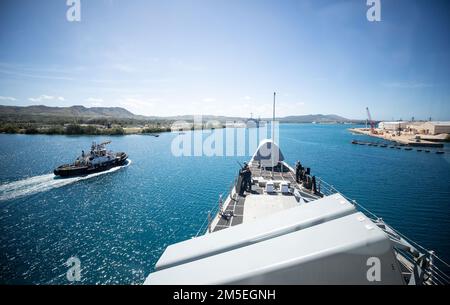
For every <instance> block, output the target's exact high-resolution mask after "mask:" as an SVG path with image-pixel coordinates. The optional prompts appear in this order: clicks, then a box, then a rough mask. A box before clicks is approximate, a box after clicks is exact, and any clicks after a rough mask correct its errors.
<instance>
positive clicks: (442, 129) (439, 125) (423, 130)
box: [408, 121, 450, 135]
mask: <svg viewBox="0 0 450 305" xmlns="http://www.w3.org/2000/svg"><path fill="white" fill-rule="evenodd" d="M408 128H410V129H411V130H412V131H414V132H416V133H419V134H429V135H437V134H443V133H448V134H450V121H447V122H424V123H422V124H419V125H409V126H408Z"/></svg>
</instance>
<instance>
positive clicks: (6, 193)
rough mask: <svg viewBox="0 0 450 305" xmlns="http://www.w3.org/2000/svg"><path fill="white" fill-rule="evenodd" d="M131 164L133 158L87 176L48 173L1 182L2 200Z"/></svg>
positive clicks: (98, 174) (27, 194) (0, 196)
mask: <svg viewBox="0 0 450 305" xmlns="http://www.w3.org/2000/svg"><path fill="white" fill-rule="evenodd" d="M130 164H131V160H128V161H127V163H126V164H124V165H122V166H118V167H113V168H111V169H110V170H107V171H104V172H99V173H94V174H90V175H86V176H78V177H68V178H60V177H58V176H55V175H54V174H47V175H41V176H34V177H30V178H26V179H23V180H18V181H14V182H9V183H5V184H1V185H0V201H5V200H10V199H14V198H17V197H23V196H29V195H33V194H36V193H41V192H45V191H48V190H50V189H54V188H58V187H62V186H65V185H69V184H72V183H75V182H78V181H81V180H86V179H90V178H93V177H97V176H100V175H105V174H109V173H112V172H115V171H118V170H120V169H121V168H124V167H127V166H129V165H130Z"/></svg>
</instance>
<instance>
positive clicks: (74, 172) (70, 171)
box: [53, 153, 128, 177]
mask: <svg viewBox="0 0 450 305" xmlns="http://www.w3.org/2000/svg"><path fill="white" fill-rule="evenodd" d="M127 159H128V155H127V154H126V153H121V154H119V155H118V156H117V158H116V159H114V160H111V161H110V162H107V163H102V164H100V165H95V166H84V165H83V166H75V165H69V164H66V165H61V166H59V167H57V168H55V170H54V171H53V173H54V174H55V176H60V177H73V176H85V175H89V174H93V173H98V172H103V171H107V170H109V169H111V168H113V167H117V166H122V165H124V164H125V162H126V161H127Z"/></svg>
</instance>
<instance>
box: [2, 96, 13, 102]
mask: <svg viewBox="0 0 450 305" xmlns="http://www.w3.org/2000/svg"><path fill="white" fill-rule="evenodd" d="M15 100H17V99H16V98H15V97H12V96H0V101H15Z"/></svg>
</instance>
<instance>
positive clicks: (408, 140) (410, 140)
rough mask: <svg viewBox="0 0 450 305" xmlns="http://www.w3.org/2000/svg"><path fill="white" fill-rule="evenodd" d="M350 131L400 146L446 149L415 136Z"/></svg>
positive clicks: (367, 130)
mask: <svg viewBox="0 0 450 305" xmlns="http://www.w3.org/2000/svg"><path fill="white" fill-rule="evenodd" d="M349 131H351V132H353V133H357V134H363V135H366V136H370V137H375V138H380V139H383V140H387V141H392V142H395V143H398V144H400V145H408V146H415V147H437V148H439V147H444V144H442V143H436V142H431V141H427V140H423V139H415V138H414V136H413V135H406V134H401V135H395V134H391V133H389V134H385V133H383V134H376V133H372V132H371V130H370V129H366V128H350V129H349Z"/></svg>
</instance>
